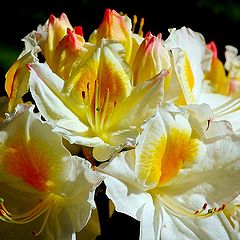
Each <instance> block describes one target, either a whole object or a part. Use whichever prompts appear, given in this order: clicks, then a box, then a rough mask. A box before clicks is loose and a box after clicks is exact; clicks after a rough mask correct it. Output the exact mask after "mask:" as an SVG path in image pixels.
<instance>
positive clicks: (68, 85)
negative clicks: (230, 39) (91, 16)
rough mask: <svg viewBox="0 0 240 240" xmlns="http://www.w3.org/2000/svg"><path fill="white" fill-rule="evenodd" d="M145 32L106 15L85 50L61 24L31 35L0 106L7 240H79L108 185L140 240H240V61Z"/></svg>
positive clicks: (212, 47) (196, 39) (181, 37)
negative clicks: (99, 190)
mask: <svg viewBox="0 0 240 240" xmlns="http://www.w3.org/2000/svg"><path fill="white" fill-rule="evenodd" d="M143 22H144V21H143V19H141V20H140V24H138V23H139V21H137V18H136V16H134V17H133V19H130V18H129V17H128V16H127V15H126V14H120V13H118V12H116V11H115V10H111V9H106V11H105V14H104V18H103V20H102V22H101V24H100V25H99V27H98V28H97V29H96V30H94V31H93V32H92V34H90V36H89V38H88V40H86V39H85V38H84V35H83V30H82V27H81V26H77V27H73V26H72V25H71V23H70V21H69V19H68V17H67V16H66V14H64V13H62V14H61V15H60V17H55V16H53V15H51V16H50V17H49V19H48V20H47V21H46V23H45V24H44V25H39V26H38V27H37V29H36V30H34V31H32V32H31V33H29V34H28V35H27V36H26V37H24V38H23V42H24V44H25V47H24V49H23V51H22V53H21V54H20V55H19V57H18V59H17V60H16V62H15V63H13V64H12V66H11V67H10V69H9V70H8V71H7V73H6V79H5V90H6V93H7V96H3V97H1V98H0V182H1V189H0V197H1V198H0V220H1V222H0V238H1V239H26V240H28V239H33V238H34V239H35V238H36V239H45V240H52V239H58V240H67V239H71V238H72V237H73V238H74V236H75V235H74V233H76V232H80V231H81V230H82V229H83V228H84V227H85V226H86V224H87V223H88V221H89V219H90V217H91V214H92V210H93V209H94V208H95V207H96V204H95V199H94V195H95V193H96V189H97V188H98V186H99V185H100V184H101V183H104V184H105V186H106V195H107V197H108V198H109V199H110V200H111V201H112V203H113V205H114V207H115V209H116V211H119V212H121V213H124V214H127V215H128V216H131V217H133V218H134V219H136V220H138V221H139V222H140V234H139V239H141V240H150V239H151V240H160V239H161V240H168V239H171V240H172V239H179V240H180V239H182V240H187V239H189V240H192V239H216V240H218V239H224V240H225V239H240V226H239V224H240V203H239V201H240V198H239V197H238V196H239V193H240V185H239V183H240V124H239V121H240V112H239V109H240V84H239V83H240V56H238V51H237V49H236V48H235V47H233V46H226V51H225V57H226V62H225V63H224V64H223V63H222V61H221V60H220V59H219V58H218V55H217V46H216V44H215V43H214V42H210V43H206V42H205V39H204V36H203V35H202V34H200V33H198V32H195V31H193V30H192V29H190V28H187V27H182V28H180V29H169V36H167V37H166V38H163V36H162V34H161V33H159V34H158V35H156V36H154V35H153V34H152V33H151V32H150V31H148V32H147V33H146V34H144V33H143ZM137 28H138V29H137ZM6 236H7V237H6ZM23 236H24V237H23Z"/></svg>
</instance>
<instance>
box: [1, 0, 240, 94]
mask: <svg viewBox="0 0 240 240" xmlns="http://www.w3.org/2000/svg"><path fill="white" fill-rule="evenodd" d="M106 8H111V9H115V10H116V11H118V12H123V13H126V14H128V16H129V17H130V18H132V16H133V15H137V16H138V18H139V19H140V18H141V17H143V18H144V19H145V24H144V27H143V31H144V32H145V33H146V32H147V31H149V30H150V31H151V32H152V33H153V34H155V35H156V34H157V33H159V32H161V33H162V34H163V39H166V38H167V36H168V28H172V27H176V28H180V27H182V26H186V27H190V28H192V30H194V31H198V32H200V33H202V34H203V36H204V37H205V40H206V42H209V41H211V40H214V41H215V42H216V44H217V47H218V49H219V57H220V59H222V61H224V60H225V58H224V50H225V45H228V44H230V45H233V46H235V47H237V48H240V1H239V0H235V1H234V0H221V1H216V0H195V1H184V0H182V1H180V0H179V1H176V0H175V1H173V0H164V1H162V0H39V1H34V0H31V1H30V0H21V1H20V0H18V1H16V0H11V1H10V0H8V1H4V5H2V6H1V14H0V22H1V28H0V30H1V38H0V78H1V79H0V83H1V84H0V89H1V92H0V93H1V95H3V94H4V95H5V92H4V90H3V85H4V80H5V74H6V71H7V69H8V68H9V67H10V65H11V64H12V63H13V62H14V61H15V60H16V58H17V57H18V55H19V54H20V52H21V51H22V49H23V47H24V45H23V42H22V41H21V39H22V38H23V37H24V36H26V35H27V34H28V33H29V32H31V31H32V30H35V29H36V28H37V26H38V25H39V24H44V23H45V22H46V20H47V19H48V17H49V15H50V14H54V15H55V16H56V17H59V16H60V14H61V13H62V12H65V13H66V14H67V16H68V18H69V20H70V22H71V24H72V26H73V27H74V26H78V25H81V26H82V27H83V31H84V36H85V39H87V38H88V36H89V34H90V33H91V32H92V31H93V30H94V29H96V28H97V27H98V26H99V24H100V23H101V20H102V18H103V14H104V10H105V9H106Z"/></svg>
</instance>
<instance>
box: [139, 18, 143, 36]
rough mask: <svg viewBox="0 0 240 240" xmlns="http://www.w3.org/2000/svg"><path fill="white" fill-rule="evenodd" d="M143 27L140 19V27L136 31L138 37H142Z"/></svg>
mask: <svg viewBox="0 0 240 240" xmlns="http://www.w3.org/2000/svg"><path fill="white" fill-rule="evenodd" d="M143 25H144V18H141V20H140V27H139V30H138V34H139V35H140V36H142V37H143V30H142V29H143Z"/></svg>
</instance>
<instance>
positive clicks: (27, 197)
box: [0, 105, 102, 240]
mask: <svg viewBox="0 0 240 240" xmlns="http://www.w3.org/2000/svg"><path fill="white" fill-rule="evenodd" d="M101 181H102V177H101V176H100V175H99V174H97V173H96V172H94V171H93V170H92V169H91V167H90V163H89V162H88V161H86V160H85V159H82V158H79V157H77V156H71V154H70V152H69V151H68V150H67V149H66V148H65V147H64V146H63V144H62V140H61V137H60V136H58V135H56V134H54V133H53V132H52V131H51V128H50V126H49V125H47V124H44V123H42V122H41V120H40V119H39V118H38V117H36V116H35V114H34V113H33V106H32V107H30V108H29V106H27V105H22V106H19V105H18V106H17V109H16V112H15V114H14V115H9V116H8V118H7V119H6V120H5V121H4V122H3V123H2V124H1V126H0V183H1V189H0V197H1V203H0V213H1V214H0V220H2V221H0V238H1V239H19V240H20V239H21V240H22V239H26V240H27V239H32V237H33V236H36V239H44V240H53V239H59V240H61V239H62V240H66V239H71V237H72V234H73V233H74V232H78V231H80V230H81V229H82V228H83V227H84V226H85V225H86V224H87V222H88V220H89V218H90V216H91V211H92V209H93V208H95V203H94V192H95V188H96V187H97V186H98V185H99V184H100V182H101Z"/></svg>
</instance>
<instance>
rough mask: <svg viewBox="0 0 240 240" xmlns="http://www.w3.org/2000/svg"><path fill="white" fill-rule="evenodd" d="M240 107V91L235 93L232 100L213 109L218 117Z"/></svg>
mask: <svg viewBox="0 0 240 240" xmlns="http://www.w3.org/2000/svg"><path fill="white" fill-rule="evenodd" d="M239 109H240V93H237V94H235V95H234V96H233V97H232V98H231V99H230V100H228V101H227V102H225V103H223V104H222V105H220V106H218V107H216V108H214V109H213V113H214V115H215V116H216V117H221V116H224V115H227V114H230V113H233V112H236V111H238V110H239Z"/></svg>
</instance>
